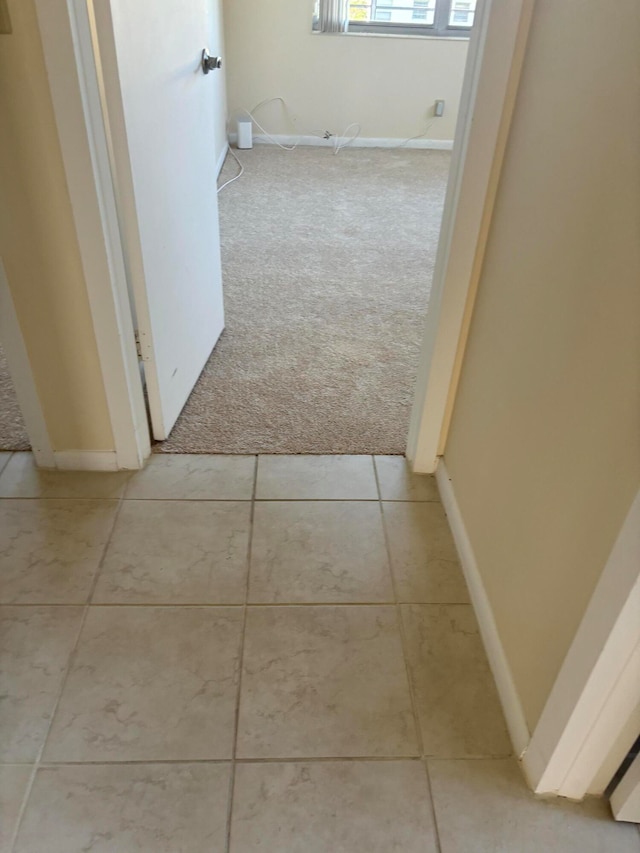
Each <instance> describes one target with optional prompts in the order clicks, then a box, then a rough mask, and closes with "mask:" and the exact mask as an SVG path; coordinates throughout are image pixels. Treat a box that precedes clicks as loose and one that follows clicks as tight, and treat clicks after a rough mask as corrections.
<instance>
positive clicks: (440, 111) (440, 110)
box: [433, 100, 444, 118]
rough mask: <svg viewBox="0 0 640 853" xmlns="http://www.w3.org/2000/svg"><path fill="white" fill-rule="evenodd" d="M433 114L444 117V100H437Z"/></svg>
mask: <svg viewBox="0 0 640 853" xmlns="http://www.w3.org/2000/svg"><path fill="white" fill-rule="evenodd" d="M433 114H434V116H435V117H436V118H442V116H443V115H444V101H443V100H437V101H436V102H435V104H434V105H433Z"/></svg>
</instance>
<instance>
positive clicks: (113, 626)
mask: <svg viewBox="0 0 640 853" xmlns="http://www.w3.org/2000/svg"><path fill="white" fill-rule="evenodd" d="M0 471H1V472H2V473H0V534H1V536H2V539H1V543H2V544H1V545H0V601H1V603H2V607H1V608H0V633H1V637H0V640H1V644H2V646H1V648H2V652H1V663H2V676H1V678H2V684H1V686H0V851H1V853H8V851H14V853H45V851H46V853H75V851H92V853H106V851H109V852H110V853H111V851H113V852H114V853H115V852H116V851H117V853H128V851H153V853H181V851H184V852H185V853H204V851H207V853H218V851H219V853H223V851H224V852H225V853H226V851H229V853H253V851H270V853H280V851H282V853H297V851H300V853H302V851H304V853H325V852H326V853H359V851H366V853H377V851H380V853H390V851H402V853H418V851H420V853H435V851H440V853H466V851H469V853H489V852H490V851H491V853H493V851H502V853H511V851H513V853H538V851H540V850H545V849H551V850H554V851H558V853H574V851H575V853H595V851H602V853H605V851H606V853H609V851H614V850H615V851H617V853H627V851H629V853H630V851H635V853H639V851H640V836H639V835H638V833H637V832H636V831H635V828H634V827H631V826H629V825H621V824H615V823H613V822H612V821H611V820H610V818H609V814H608V809H607V806H606V804H605V803H603V802H600V801H592V802H589V803H587V804H583V805H580V806H577V805H572V804H568V803H562V802H553V803H550V802H541V801H538V800H535V799H534V798H533V797H532V796H530V795H529V793H528V792H527V790H526V788H525V786H524V784H523V783H522V780H521V778H520V773H519V770H518V768H517V767H516V765H515V762H514V760H513V759H512V758H511V757H510V746H509V740H508V737H507V732H506V730H505V725H504V721H503V719H502V715H501V712H500V708H499V704H498V699H497V696H496V692H495V689H494V685H493V683H492V680H491V676H490V673H489V669H488V666H487V662H486V659H485V656H484V652H483V650H482V645H481V642H480V638H479V636H478V629H477V625H476V621H475V618H474V615H473V611H472V609H471V605H470V604H469V598H468V595H467V591H466V588H465V584H464V579H463V577H462V574H461V571H460V568H459V565H458V563H457V560H456V554H455V550H454V547H453V543H452V540H451V536H450V533H449V530H448V527H447V521H446V517H445V515H444V512H443V510H442V507H441V506H440V503H439V501H438V494H437V490H436V488H435V483H434V481H433V479H432V478H429V477H413V476H410V475H408V474H407V470H406V468H405V465H404V462H403V460H401V459H399V458H394V457H376V458H375V460H374V459H372V458H371V457H365V456H360V457H354V456H352V457H345V456H343V457H275V456H271V457H269V456H265V457H259V459H258V460H256V458H255V457H242V456H235V457H222V456H217V457H207V456H170V455H156V456H154V457H153V458H152V459H151V461H150V463H149V466H148V467H147V468H146V470H145V471H144V472H142V473H138V474H134V475H128V474H60V473H59V474H55V473H40V472H37V471H36V470H35V469H34V467H33V463H32V461H31V456H30V455H29V454H24V453H16V454H13V455H11V454H4V455H2V454H0Z"/></svg>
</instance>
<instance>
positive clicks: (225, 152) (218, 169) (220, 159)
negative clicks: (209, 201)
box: [216, 142, 229, 178]
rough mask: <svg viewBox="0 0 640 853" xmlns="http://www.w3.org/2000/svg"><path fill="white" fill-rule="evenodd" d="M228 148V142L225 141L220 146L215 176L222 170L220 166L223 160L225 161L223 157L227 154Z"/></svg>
mask: <svg viewBox="0 0 640 853" xmlns="http://www.w3.org/2000/svg"><path fill="white" fill-rule="evenodd" d="M228 150H229V143H228V142H225V144H224V145H223V146H222V151H221V152H220V154H219V155H218V159H217V160H216V178H217V177H218V175H219V174H220V172H221V171H222V167H223V166H224V161H225V158H226V156H227V151H228Z"/></svg>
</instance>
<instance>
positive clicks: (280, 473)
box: [256, 456, 378, 501]
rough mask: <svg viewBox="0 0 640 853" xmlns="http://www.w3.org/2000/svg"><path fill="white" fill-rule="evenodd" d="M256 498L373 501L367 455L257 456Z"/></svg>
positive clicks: (375, 494)
mask: <svg viewBox="0 0 640 853" xmlns="http://www.w3.org/2000/svg"><path fill="white" fill-rule="evenodd" d="M256 497H257V498H263V499H268V500H285V501H286V500H289V501H293V500H344V501H349V500H352V501H355V500H376V499H377V497H378V489H377V486H376V478H375V474H374V470H373V460H372V458H371V456H260V457H259V458H258V481H257V486H256Z"/></svg>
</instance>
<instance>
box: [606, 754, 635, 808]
mask: <svg viewBox="0 0 640 853" xmlns="http://www.w3.org/2000/svg"><path fill="white" fill-rule="evenodd" d="M611 811H612V812H613V815H614V817H615V819H616V820H628V821H631V822H632V823H640V755H636V757H635V758H634V760H633V763H632V764H631V767H629V769H628V770H627V772H626V773H625V774H624V776H623V777H622V780H621V782H620V783H619V784H618V786H617V787H616V789H615V791H614V792H613V794H612V795H611Z"/></svg>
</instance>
